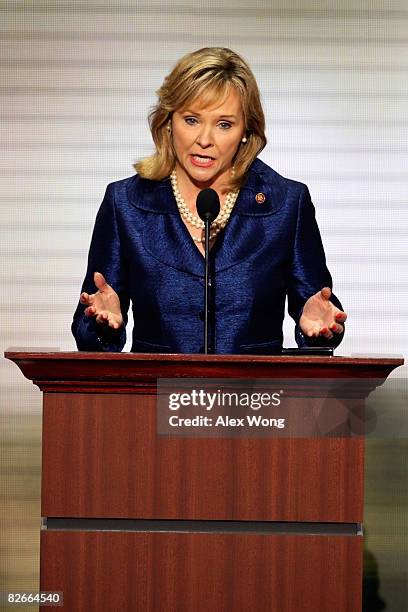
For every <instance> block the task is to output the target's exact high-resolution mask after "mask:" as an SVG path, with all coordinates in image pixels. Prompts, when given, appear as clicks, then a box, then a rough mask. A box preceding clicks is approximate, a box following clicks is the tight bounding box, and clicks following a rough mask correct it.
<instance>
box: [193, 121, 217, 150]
mask: <svg viewBox="0 0 408 612" xmlns="http://www.w3.org/2000/svg"><path fill="white" fill-rule="evenodd" d="M197 143H198V144H199V145H200V147H202V148H203V149H206V148H207V147H211V146H212V145H213V144H214V142H213V135H212V128H211V126H210V125H203V126H202V127H201V130H200V132H199V134H198V137H197Z"/></svg>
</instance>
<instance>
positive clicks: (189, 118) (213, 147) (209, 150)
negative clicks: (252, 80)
mask: <svg viewBox="0 0 408 612" xmlns="http://www.w3.org/2000/svg"><path fill="white" fill-rule="evenodd" d="M172 133H173V145H174V150H175V152H176V157H177V161H176V169H177V175H178V179H179V181H180V182H181V183H183V182H184V183H185V181H188V182H190V183H192V184H194V185H195V186H196V187H198V188H199V189H204V188H205V187H213V188H214V189H216V188H217V187H218V186H221V185H223V184H225V183H227V184H228V182H229V180H230V176H231V169H232V163H233V159H234V157H235V154H236V152H237V150H238V147H239V145H240V142H241V139H242V137H243V136H244V134H245V124H244V114H243V111H242V103H241V97H240V94H239V93H238V91H237V90H236V88H235V87H231V89H230V91H229V94H228V96H227V97H226V98H225V100H224V101H223V102H222V104H220V105H217V104H215V105H213V106H210V107H203V106H202V104H201V103H200V99H197V100H194V101H193V102H191V103H189V104H188V105H187V106H186V107H185V108H181V109H178V110H177V111H175V112H174V113H173V116H172Z"/></svg>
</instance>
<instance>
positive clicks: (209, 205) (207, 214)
mask: <svg viewBox="0 0 408 612" xmlns="http://www.w3.org/2000/svg"><path fill="white" fill-rule="evenodd" d="M196 206H197V213H198V216H199V217H200V219H202V220H203V221H207V220H208V221H209V222H210V223H212V222H213V221H214V219H216V218H217V217H218V215H219V213H220V198H219V197H218V193H217V192H216V191H215V190H214V189H211V188H210V187H209V188H208V189H203V190H202V191H200V193H199V194H198V196H197V201H196Z"/></svg>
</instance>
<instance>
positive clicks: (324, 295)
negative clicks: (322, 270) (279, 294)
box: [299, 287, 347, 340]
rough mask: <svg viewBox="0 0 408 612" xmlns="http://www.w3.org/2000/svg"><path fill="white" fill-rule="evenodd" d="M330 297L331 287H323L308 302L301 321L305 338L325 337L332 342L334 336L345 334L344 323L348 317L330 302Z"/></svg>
mask: <svg viewBox="0 0 408 612" xmlns="http://www.w3.org/2000/svg"><path fill="white" fill-rule="evenodd" d="M330 296H331V289H330V287H323V289H322V290H321V291H318V292H317V293H315V294H314V295H312V296H311V297H310V298H309V299H308V300H307V302H306V304H305V305H304V307H303V313H302V316H301V317H300V321H299V325H300V329H301V330H302V333H303V334H304V335H305V336H307V337H309V338H317V337H318V336H323V337H324V338H327V339H328V340H330V338H333V335H334V334H341V333H343V331H344V327H343V325H342V323H344V321H345V320H346V319H347V315H346V313H345V312H343V311H342V310H340V309H339V308H337V307H336V306H335V305H334V304H333V303H332V302H331V301H330Z"/></svg>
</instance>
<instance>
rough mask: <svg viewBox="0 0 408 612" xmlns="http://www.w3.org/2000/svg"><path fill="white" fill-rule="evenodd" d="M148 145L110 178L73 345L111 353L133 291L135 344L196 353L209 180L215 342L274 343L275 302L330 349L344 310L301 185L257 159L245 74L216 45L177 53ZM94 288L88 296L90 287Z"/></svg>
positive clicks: (279, 315) (259, 349)
mask: <svg viewBox="0 0 408 612" xmlns="http://www.w3.org/2000/svg"><path fill="white" fill-rule="evenodd" d="M149 120H150V128H151V132H152V136H153V140H154V143H155V147H156V150H155V153H154V154H153V155H152V156H151V157H149V158H147V159H144V160H142V161H141V162H139V163H138V164H137V165H136V170H137V171H138V174H137V175H136V176H133V177H131V178H129V179H125V180H122V181H118V182H116V183H112V184H111V185H109V186H108V188H107V190H106V194H105V198H104V200H103V202H102V205H101V208H100V210H99V212H98V215H97V219H96V224H95V229H94V233H93V237H92V243H91V248H90V253H89V260H88V271H87V274H86V278H85V281H84V284H83V287H82V294H81V297H80V303H79V305H78V308H77V310H76V312H75V315H74V321H73V325H72V331H73V334H74V336H75V338H76V341H77V345H78V348H79V349H80V350H108V351H120V350H122V348H123V346H124V344H125V340H126V335H125V325H126V321H127V311H128V307H129V303H130V301H132V308H133V317H134V329H133V343H132V351H136V352H175V353H177V352H184V353H198V352H201V351H202V344H203V342H202V338H203V314H204V313H203V294H204V258H203V224H202V222H201V221H200V220H199V218H198V216H197V213H196V209H195V203H196V198H197V195H198V193H199V191H200V190H202V189H204V188H207V187H211V188H212V189H215V190H216V191H217V193H218V195H219V197H220V202H221V212H220V215H219V217H218V218H217V219H216V220H215V222H214V223H213V224H212V228H211V247H212V248H211V264H212V266H213V270H214V279H213V286H212V300H213V304H214V311H215V320H214V322H213V325H212V330H211V332H212V345H213V346H212V350H213V352H215V353H252V354H256V353H258V354H270V353H276V352H279V351H280V349H281V347H282V339H283V335H282V323H283V317H284V309H285V299H286V296H287V297H288V308H289V313H290V314H291V316H292V317H293V319H294V320H295V322H296V340H297V342H298V345H299V346H307V345H310V344H319V345H322V344H325V345H332V346H335V345H337V344H338V343H339V342H340V340H341V337H342V334H343V331H344V328H343V323H344V321H345V319H346V314H345V313H344V312H343V311H342V310H341V305H340V303H339V301H338V300H337V298H335V296H334V295H332V294H331V277H330V274H329V272H328V270H327V268H326V264H325V256H324V251H323V247H322V243H321V239H320V234H319V230H318V227H317V224H316V221H315V217H314V208H313V205H312V203H311V200H310V196H309V192H308V190H307V187H306V186H305V185H302V184H301V183H297V182H295V181H291V180H288V179H286V178H283V177H281V176H280V175H279V174H277V173H276V172H275V171H274V170H272V169H271V168H269V167H268V166H267V165H266V164H264V163H263V162H261V161H260V160H258V159H256V156H257V155H258V153H259V152H260V151H261V150H262V149H263V148H264V146H265V144H266V138H265V134H264V128H265V121H264V114H263V110H262V106H261V102H260V96H259V91H258V87H257V84H256V81H255V78H254V76H253V74H252V72H251V70H250V68H249V67H248V65H247V64H246V63H245V62H244V60H243V59H242V58H240V57H239V56H238V55H237V54H236V53H234V52H232V51H230V50H229V49H224V48H218V47H215V48H205V49H200V50H199V51H196V52H194V53H191V54H188V55H186V56H185V57H183V58H182V59H181V60H180V61H179V62H178V63H177V64H176V66H175V67H174V69H173V70H172V72H171V73H170V74H169V75H168V76H167V77H166V79H165V80H164V83H163V85H162V87H161V88H160V89H159V91H158V102H157V105H156V107H155V108H154V109H153V111H152V112H151V114H150V117H149ZM95 286H96V289H97V290H96V292H95Z"/></svg>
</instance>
